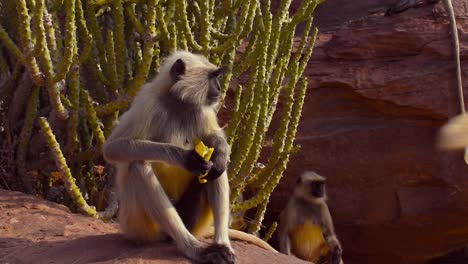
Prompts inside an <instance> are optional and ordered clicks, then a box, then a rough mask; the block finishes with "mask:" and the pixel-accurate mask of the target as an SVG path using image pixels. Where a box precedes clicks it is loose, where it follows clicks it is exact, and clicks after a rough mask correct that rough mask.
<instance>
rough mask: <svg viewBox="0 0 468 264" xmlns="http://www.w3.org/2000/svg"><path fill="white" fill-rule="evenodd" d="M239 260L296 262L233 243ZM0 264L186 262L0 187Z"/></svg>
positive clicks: (170, 248) (170, 249) (172, 250)
mask: <svg viewBox="0 0 468 264" xmlns="http://www.w3.org/2000/svg"><path fill="white" fill-rule="evenodd" d="M233 247H234V250H236V254H237V259H238V262H237V263H246V264H247V263H255V264H260V263H268V264H283V263H291V264H295V263H297V264H300V263H306V262H304V261H301V260H299V259H296V258H293V257H289V256H286V255H282V254H279V253H273V252H270V251H267V250H264V249H262V248H259V247H256V246H254V245H249V244H247V243H245V242H239V241H233ZM0 263H10V264H16V263H48V264H49V263H60V264H62V263H74V264H77V263H130V264H131V263H158V264H163V263H166V264H171V263H190V262H189V261H187V260H186V259H185V258H184V257H183V256H182V255H181V253H179V251H178V250H177V249H176V247H175V246H174V245H173V244H171V243H153V244H145V245H141V244H140V245H138V244H136V243H134V242H131V241H129V240H127V239H125V238H124V237H123V235H122V234H119V233H118V229H117V225H116V224H114V223H104V222H102V221H100V220H96V219H92V218H89V217H85V216H82V215H78V214H71V213H70V212H69V210H68V209H67V208H66V207H65V206H62V205H58V204H55V203H51V202H47V201H44V200H41V199H39V198H35V197H33V196H30V195H25V194H22V193H19V192H9V191H5V190H2V189H0Z"/></svg>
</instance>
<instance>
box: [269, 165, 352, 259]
mask: <svg viewBox="0 0 468 264" xmlns="http://www.w3.org/2000/svg"><path fill="white" fill-rule="evenodd" d="M326 199H327V195H326V192H325V178H324V177H322V176H320V175H318V174H317V173H315V172H312V171H307V172H304V173H303V174H302V175H301V176H300V177H299V179H298V180H297V185H296V187H295V188H294V193H293V196H292V197H291V198H290V200H289V202H288V204H287V205H286V207H285V208H284V210H283V211H282V212H281V214H280V217H279V225H278V242H279V251H280V252H281V253H284V254H287V255H295V256H296V257H298V258H300V259H303V260H307V261H311V262H314V263H316V264H322V263H328V264H343V260H342V259H341V255H342V248H341V244H340V242H339V240H338V238H337V236H336V234H335V231H334V227H333V221H332V217H331V215H330V211H329V210H328V206H327V202H326Z"/></svg>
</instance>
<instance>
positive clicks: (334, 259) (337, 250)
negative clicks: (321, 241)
mask: <svg viewBox="0 0 468 264" xmlns="http://www.w3.org/2000/svg"><path fill="white" fill-rule="evenodd" d="M342 254H343V250H342V249H341V247H340V246H336V247H334V248H333V250H332V253H331V264H340V263H341V255H342Z"/></svg>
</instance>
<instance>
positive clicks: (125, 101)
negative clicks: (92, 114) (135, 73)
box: [96, 97, 130, 117]
mask: <svg viewBox="0 0 468 264" xmlns="http://www.w3.org/2000/svg"><path fill="white" fill-rule="evenodd" d="M129 104H130V98H126V97H124V98H119V99H116V100H114V101H112V102H110V103H108V104H105V105H99V106H97V107H96V113H97V115H98V116H100V117H101V116H107V115H110V114H112V113H114V112H115V111H119V110H123V109H125V108H127V107H128V105H129Z"/></svg>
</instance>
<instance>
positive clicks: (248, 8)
mask: <svg viewBox="0 0 468 264" xmlns="http://www.w3.org/2000/svg"><path fill="white" fill-rule="evenodd" d="M202 2H204V1H202ZM256 9H257V1H256V0H250V1H249V3H248V4H247V3H245V4H244V5H243V6H242V11H241V15H240V18H239V21H238V24H237V27H236V31H235V33H234V34H232V35H231V37H230V38H229V39H228V40H227V41H225V42H224V43H222V44H221V45H219V46H217V47H213V48H211V52H213V53H223V52H224V51H226V50H227V49H228V48H229V47H231V46H232V45H234V44H235V42H236V41H238V39H239V36H240V35H241V34H242V32H243V31H244V29H245V27H246V25H247V24H249V23H248V22H250V25H248V27H251V23H252V22H253V18H254V14H255V10H256ZM202 11H203V10H202ZM202 25H203V23H202ZM202 46H203V44H202Z"/></svg>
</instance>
